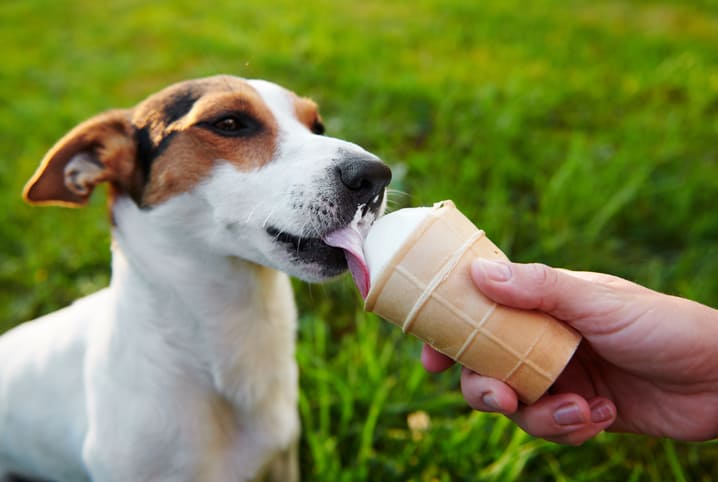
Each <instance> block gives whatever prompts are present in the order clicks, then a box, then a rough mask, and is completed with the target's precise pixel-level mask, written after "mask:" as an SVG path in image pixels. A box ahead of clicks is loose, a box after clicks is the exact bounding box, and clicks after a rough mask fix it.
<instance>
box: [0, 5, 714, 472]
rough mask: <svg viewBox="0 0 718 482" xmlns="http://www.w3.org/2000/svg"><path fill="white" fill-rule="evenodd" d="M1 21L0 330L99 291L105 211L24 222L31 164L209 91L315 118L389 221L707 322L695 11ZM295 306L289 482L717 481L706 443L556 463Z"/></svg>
mask: <svg viewBox="0 0 718 482" xmlns="http://www.w3.org/2000/svg"><path fill="white" fill-rule="evenodd" d="M0 25H2V28H1V29H0V42H1V43H2V45H3V48H2V53H0V60H1V61H2V66H3V68H2V71H3V72H2V75H0V158H2V163H0V202H1V203H2V206H3V207H2V209H1V210H0V329H7V328H9V327H11V326H13V325H15V324H16V323H19V322H21V321H23V320H26V319H29V318H32V317H34V316H37V315H39V314H41V313H45V312H47V311H50V310H53V309H56V308H58V307H60V306H63V305H65V304H67V303H69V302H70V301H71V300H73V299H75V298H76V297H78V296H80V295H83V294H86V293H89V292H92V291H94V290H96V289H98V288H99V287H101V286H103V285H105V284H106V283H107V280H108V276H109V274H108V273H109V269H108V262H109V248H108V246H109V234H108V222H107V215H106V212H105V207H104V204H105V201H104V199H103V198H102V196H96V198H95V199H94V200H93V201H92V202H91V205H90V206H89V207H88V208H87V209H84V210H73V211H67V210H61V209H55V208H50V209H36V208H30V207H27V206H24V205H23V204H22V203H21V201H20V197H19V193H20V191H21V188H22V185H23V183H24V182H25V180H26V179H27V178H29V177H30V175H31V174H32V172H33V171H34V169H35V167H36V165H37V164H38V162H39V160H40V159H41V158H42V155H43V154H44V152H45V151H46V150H47V149H48V148H49V147H50V146H51V145H52V144H53V143H54V142H55V140H57V139H58V138H59V137H60V136H61V135H62V134H64V133H65V132H66V131H67V130H68V129H70V128H71V127H73V126H74V125H75V124H76V123H78V122H80V121H82V120H83V119H85V118H87V117H89V116H91V115H93V114H95V113H97V112H99V111H101V110H104V109H108V108H111V107H121V106H129V105H132V104H134V103H135V102H137V101H139V100H140V99H141V98H143V97H144V96H145V95H148V94H150V93H152V92H154V91H155V90H157V89H158V88H160V87H162V86H164V85H166V84H168V83H170V82H173V81H176V80H180V79H184V78H189V77H196V76H201V75H209V74H214V73H217V72H227V73H233V74H237V75H242V76H245V77H260V78H267V79H271V80H274V81H276V82H278V83H280V84H283V85H285V86H287V87H289V88H291V89H293V90H295V91H297V92H300V93H302V94H303V95H308V96H312V97H314V98H315V99H316V100H317V101H318V102H319V103H320V105H321V106H322V110H323V114H324V117H325V119H326V121H327V126H328V130H329V133H330V134H332V135H336V136H339V137H344V138H348V139H351V140H353V141H355V142H357V143H359V144H361V145H363V146H365V147H366V148H367V149H369V150H371V151H373V152H376V153H377V154H378V155H380V156H381V157H383V158H384V159H385V160H386V161H387V162H389V163H390V164H392V165H393V166H394V167H395V169H394V170H395V173H396V174H397V175H396V179H395V181H394V183H393V186H392V187H393V188H394V189H395V190H397V191H401V192H402V193H404V194H394V195H393V198H392V201H393V202H392V206H393V207H395V208H396V207H401V206H405V205H416V204H426V203H431V202H433V201H436V200H439V199H446V198H451V199H453V200H454V201H455V202H456V203H457V205H458V206H459V207H461V208H462V209H463V210H464V211H465V212H466V213H467V214H468V215H469V216H470V217H471V218H472V219H474V220H475V221H476V222H477V223H478V224H479V225H480V226H481V227H483V228H484V229H485V230H486V231H487V232H488V233H489V235H490V236H491V237H492V239H493V240H495V241H496V242H497V244H498V245H499V246H500V247H501V248H502V249H504V250H505V251H506V252H507V254H509V256H510V257H512V258H513V259H516V260H521V261H535V260H537V261H542V262H546V263H550V264H553V265H559V266H564V267H568V268H573V269H590V270H599V271H606V272H611V273H614V274H618V275H621V276H624V277H627V278H629V279H632V280H635V281H638V282H640V283H643V284H645V285H648V286H650V287H652V288H655V289H659V290H662V291H665V292H669V293H674V294H678V295H681V296H686V297H690V298H692V299H695V300H698V301H701V302H704V303H708V304H711V305H713V306H718V276H716V273H717V272H718V215H716V202H717V200H718V141H717V139H718V3H716V2H715V1H713V0H703V1H694V2H679V1H674V2H668V1H663V2H659V1H633V2H628V1H625V2H620V1H613V2H593V1H589V0H572V1H558V0H555V1H553V0H538V1H534V2H522V1H518V0H490V1H483V2H477V1H474V0H466V1H458V0H457V1H442V0H414V1H411V2H409V1H403V2H386V1H380V0H364V1H362V2H336V1H330V0H311V1H305V2H301V3H297V2H293V1H289V0H272V1H267V2H225V1H219V2H213V3H211V4H206V3H202V2H196V1H189V0H177V1H172V2H140V1H137V0H132V1H118V0H112V1H106V2H89V1H81V0H77V1H69V2H59V1H50V0H23V1H20V0H6V1H5V2H4V3H3V4H2V6H0ZM402 173H403V175H402ZM296 288H297V297H298V302H299V306H300V311H301V328H300V338H299V347H298V358H299V361H300V363H301V373H302V397H301V413H302V420H303V425H304V435H303V438H302V472H303V475H304V478H305V480H311V481H332V482H333V481H361V480H372V481H374V480H382V481H385V480H386V481H390V480H397V481H404V480H407V481H408V480H411V481H458V480H492V481H493V480H498V481H511V480H521V481H524V480H525V481H534V480H536V481H540V480H547V481H548V480H558V481H606V480H629V481H663V480H689V481H708V480H716V479H718V445H716V444H715V443H705V444H686V443H676V442H670V441H664V440H657V439H649V438H645V437H637V436H627V435H607V434H604V435H601V436H600V437H598V438H597V439H596V440H594V441H591V442H589V443H586V444H585V445H584V446H582V447H580V448H573V447H562V446H558V445H554V444H550V443H546V442H542V441H540V440H537V439H533V438H531V437H530V436H528V435H526V434H524V433H523V432H521V431H520V430H517V429H516V428H514V427H513V426H512V425H511V424H510V423H509V422H508V421H506V420H505V419H503V418H501V417H495V416H491V415H482V414H478V413H472V412H471V411H470V410H469V409H468V408H467V407H466V405H465V403H464V402H463V400H462V398H461V395H460V393H459V391H458V389H457V381H458V373H457V372H456V371H452V372H450V373H447V374H442V375H429V374H427V373H425V372H424V371H423V369H422V368H421V366H420V364H419V361H418V358H419V356H418V355H419V349H420V346H419V344H418V343H417V342H416V341H414V340H412V339H406V338H403V337H401V336H400V334H399V333H398V330H395V329H393V328H392V327H390V326H389V325H388V324H386V323H384V322H382V321H381V320H379V319H377V318H376V317H374V316H373V315H367V314H365V313H363V312H362V310H361V307H360V303H359V299H358V296H357V295H356V293H355V292H354V289H353V287H352V286H351V284H350V282H349V281H348V280H346V279H343V280H340V281H337V282H334V283H330V284H327V285H323V286H309V285H305V284H302V283H296ZM416 414H419V415H416ZM410 417H411V420H416V419H418V420H422V419H426V418H427V417H428V420H429V425H428V428H421V427H420V426H416V423H414V425H413V428H412V427H411V426H410V425H409V423H408V420H409V418H410Z"/></svg>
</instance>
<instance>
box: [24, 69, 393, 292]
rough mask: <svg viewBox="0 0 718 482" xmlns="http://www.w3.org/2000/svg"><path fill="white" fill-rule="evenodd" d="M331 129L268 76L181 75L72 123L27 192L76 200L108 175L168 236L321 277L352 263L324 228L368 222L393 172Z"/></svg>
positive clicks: (51, 200)
mask: <svg viewBox="0 0 718 482" xmlns="http://www.w3.org/2000/svg"><path fill="white" fill-rule="evenodd" d="M323 132H324V127H323V124H322V120H321V118H320V116H319V113H318V111H317V107H316V104H315V103H314V102H312V101H311V100H309V99H306V98H301V97H298V96H296V95H295V94H293V93H291V92H289V91H287V90H285V89H283V88H282V87H279V86H278V85H275V84H272V83H270V82H266V81H259V80H243V79H240V78H236V77H230V76H218V77H210V78H205V79H197V80H191V81H186V82H181V83H179V84H175V85H172V86H170V87H168V88H166V89H164V90H162V91H160V92H159V93H157V94H155V95H153V96H151V97H149V98H148V99H146V100H145V101H143V102H142V103H140V104H139V105H137V106H136V107H135V108H133V109H127V110H112V111H109V112H106V113H104V114H100V115H98V116H96V117H93V118H91V119H89V120H87V121H85V122H84V123H82V124H80V125H79V126H77V127H76V128H75V129H73V130H72V131H70V132H69V133H68V134H67V135H66V136H65V137H63V138H62V139H61V140H60V141H59V142H58V143H57V144H56V145H55V146H54V147H53V148H52V149H51V150H50V151H49V152H48V154H47V155H46V156H45V159H44V160H43V162H42V164H41V166H40V168H39V169H38V171H37V172H36V173H35V175H34V176H33V178H32V179H31V180H30V181H29V182H28V184H27V186H26V187H25V192H24V196H25V199H26V200H27V201H28V202H30V203H33V204H55V205H64V206H80V205H83V204H85V203H86V202H87V200H88V198H89V196H90V194H91V193H92V191H93V189H94V187H95V186H96V185H97V184H99V183H101V182H107V183H108V184H109V185H110V188H111V196H110V199H111V203H112V204H119V203H127V202H130V201H128V200H129V199H131V200H132V201H133V202H134V205H136V207H137V208H139V210H141V211H142V213H143V214H145V215H146V216H147V219H150V220H152V222H155V223H157V224H162V225H166V226H172V228H173V232H171V233H169V234H170V235H175V236H186V237H187V238H190V239H193V240H196V241H199V242H201V243H204V244H205V245H206V246H208V247H209V249H211V250H212V251H214V252H217V253H220V254H225V255H227V256H237V257H241V258H244V259H247V260H250V261H253V262H256V263H259V264H263V265H268V266H271V267H274V268H277V269H280V270H282V271H285V272H287V273H289V274H291V275H294V276H297V277H299V278H302V279H305V280H309V281H319V280H323V279H326V278H329V277H332V276H335V275H337V274H339V273H341V272H343V271H344V270H345V269H346V266H347V265H346V261H345V258H344V253H343V252H342V250H341V249H338V248H334V247H331V246H329V245H327V244H326V243H325V242H324V238H325V237H326V236H327V235H328V234H329V233H332V232H334V231H336V230H339V229H342V228H345V227H346V226H347V225H349V224H350V223H352V222H353V223H354V224H359V225H365V226H368V225H369V224H371V222H372V221H373V220H374V219H375V218H376V217H377V216H378V215H379V214H380V213H381V211H382V210H383V209H384V206H385V191H386V186H387V184H388V183H389V181H390V179H391V172H390V170H389V169H388V167H387V166H386V165H385V164H383V163H382V162H381V161H380V160H379V159H377V158H376V157H375V156H373V155H372V154H370V153H368V152H366V151H365V150H364V149H362V148H360V147H359V146H357V145H355V144H352V143H349V142H346V141H343V140H340V139H335V138H331V137H326V136H323V135H322V134H323ZM120 223H121V221H118V224H120ZM121 227H122V226H118V228H121ZM141 235H142V233H139V234H138V236H141Z"/></svg>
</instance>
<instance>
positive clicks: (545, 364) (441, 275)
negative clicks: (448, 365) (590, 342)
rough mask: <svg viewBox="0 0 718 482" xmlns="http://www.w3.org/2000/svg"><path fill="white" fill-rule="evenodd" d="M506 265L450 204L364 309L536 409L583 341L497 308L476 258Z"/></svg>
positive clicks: (392, 265)
mask: <svg viewBox="0 0 718 482" xmlns="http://www.w3.org/2000/svg"><path fill="white" fill-rule="evenodd" d="M477 257H482V258H488V259H496V260H508V258H507V257H506V256H505V255H504V253H502V252H501V250H499V249H498V248H497V247H496V246H495V245H494V244H493V243H492V242H491V241H490V240H489V239H488V238H487V237H486V236H485V234H484V232H483V231H482V230H480V229H478V228H477V227H476V226H474V224H473V223H472V222H471V221H469V220H468V219H467V218H466V217H465V216H464V215H463V214H462V213H461V212H460V211H459V210H458V209H456V206H454V203H453V202H451V201H443V202H441V203H437V204H436V205H434V209H433V210H432V212H431V215H429V216H427V218H426V219H425V220H424V221H423V222H422V223H421V224H420V225H419V226H418V227H417V228H416V230H415V232H414V233H413V234H412V235H411V236H410V237H409V238H408V239H407V241H406V242H405V243H404V245H403V246H402V247H400V248H399V249H398V250H397V252H396V254H395V255H394V257H393V259H391V261H390V262H389V263H388V265H387V267H386V268H385V269H384V271H383V272H382V273H378V275H377V276H374V278H373V279H374V280H375V282H374V283H372V286H371V289H370V291H369V294H368V295H367V298H366V309H367V310H368V311H373V312H374V313H376V314H378V315H379V316H381V317H382V318H385V319H386V320H388V321H390V322H392V323H394V324H396V325H398V326H400V327H401V328H402V330H403V331H404V332H405V333H411V334H413V335H415V336H416V337H418V338H419V339H421V340H423V341H425V342H426V343H428V344H429V345H431V346H432V347H434V348H435V349H436V350H438V351H439V352H441V353H443V354H445V355H447V356H449V357H450V358H452V359H454V360H456V361H457V362H459V363H460V364H462V365H464V366H466V367H468V368H470V369H472V370H474V371H475V372H477V373H480V374H482V375H485V376H489V377H493V378H497V379H499V380H502V381H504V382H506V383H507V384H508V385H509V386H511V387H512V388H513V389H514V390H515V391H516V393H517V394H518V396H519V399H520V400H521V401H522V402H524V403H527V404H530V403H533V402H535V401H536V400H537V399H538V398H539V397H540V396H541V395H543V394H544V393H545V392H546V390H548V388H549V387H550V386H551V385H552V384H553V382H554V381H555V380H556V378H557V377H558V376H559V375H560V373H561V372H562V371H563V369H564V368H565V366H566V364H567V363H568V361H569V360H570V359H571V356H572V355H573V353H574V352H575V350H576V348H577V347H578V344H579V342H580V341H581V337H580V335H579V334H578V333H577V332H576V331H574V330H573V329H572V328H570V327H568V326H566V325H565V324H563V323H561V322H559V321H558V320H556V319H554V318H552V317H551V316H549V315H546V314H544V313H540V312H536V311H525V310H517V309H514V308H509V307H506V306H502V305H497V304H496V303H495V302H493V301H492V300H490V299H489V298H487V297H486V296H484V295H483V294H482V293H480V292H479V291H478V290H477V289H476V287H475V286H474V284H473V282H472V281H471V278H470V265H471V262H472V261H473V260H474V259H475V258H477Z"/></svg>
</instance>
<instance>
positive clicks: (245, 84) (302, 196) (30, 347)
mask: <svg viewBox="0 0 718 482" xmlns="http://www.w3.org/2000/svg"><path fill="white" fill-rule="evenodd" d="M322 131H323V126H322V122H321V120H320V117H319V114H318V113H317V109H316V105H315V104H314V103H313V102H312V101H310V100H308V99H305V98H300V97H298V96H296V95H294V94H293V93H291V92H289V91H287V90H285V89H283V88H281V87H279V86H277V85H275V84H272V83H269V82H266V81H259V80H243V79H239V78H236V77H230V76H218V77H211V78H205V79H198V80H191V81H187V82H182V83H179V84H175V85H172V86H170V87H168V88H166V89H164V90H162V91H161V92H159V93H157V94H155V95H153V96H151V97H149V98H148V99H147V100H145V101H144V102H142V103H140V104H139V105H138V106H136V107H135V108H133V109H128V110H113V111H109V112H106V113H104V114H101V115H98V116H96V117H94V118H91V119H89V120H88V121H86V122H84V123H82V124H80V125H79V126H78V127H76V128H75V129H73V130H72V131H71V132H69V133H68V134H67V135H66V136H65V137H64V138H62V139H61V140H60V141H59V142H58V143H57V144H56V145H55V146H54V147H53V149H52V150H50V152H49V153H48V154H47V156H46V157H45V159H44V160H43V162H42V165H41V166H40V168H39V169H38V172H37V173H36V174H35V176H34V177H33V178H32V179H31V180H30V182H29V183H28V185H27V186H26V190H25V197H26V199H27V200H28V201H29V202H31V203H34V204H61V205H70V206H78V205H82V204H84V203H85V202H86V201H87V199H88V197H89V196H90V194H91V192H92V190H93V188H94V187H95V186H96V185H97V184H98V183H101V182H107V183H108V184H109V186H110V209H111V218H112V224H113V240H114V241H113V249H112V251H113V260H112V281H111V283H110V286H109V287H108V288H106V289H104V290H102V291H99V292H97V293H95V294H93V295H91V296H88V297H86V298H84V299H82V300H79V301H77V302H76V303H74V304H73V305H72V306H70V307H68V308H65V309H63V310H60V311H57V312H55V313H52V314H50V315H47V316H45V317H43V318H40V319H37V320H35V321H32V322H29V323H25V324H22V325H20V326H19V327H17V328H15V329H13V330H11V331H9V332H8V333H6V334H5V335H3V336H2V337H0V480H18V479H21V480H25V479H31V480H35V479H37V480H54V481H83V480H92V481H94V482H105V481H117V482H128V481H132V482H138V481H153V482H157V481H218V482H220V481H221V482H229V481H237V480H265V479H266V480H281V481H291V480H296V479H297V478H298V470H297V463H296V444H297V438H298V433H299V420H298V414H297V407H296V404H297V390H298V387H297V368H296V365H295V359H294V343H295V323H296V313H295V305H294V300H293V296H292V292H291V286H290V282H289V279H288V277H287V275H286V274H284V273H287V274H289V275H292V276H296V277H298V278H301V279H304V280H307V281H321V280H325V279H327V278H331V277H334V276H336V275H338V274H340V273H342V272H343V271H344V270H345V269H346V267H347V264H346V260H345V257H344V253H343V252H342V250H341V249H338V248H335V247H331V246H329V245H327V244H326V243H325V242H324V240H323V239H324V237H325V236H326V235H327V234H329V233H332V232H335V231H336V230H339V229H343V228H346V227H347V225H349V224H350V223H351V222H352V221H354V222H356V221H359V222H360V223H363V224H364V225H368V224H370V223H371V222H372V221H373V220H374V218H375V217H376V216H378V215H379V214H380V213H381V211H382V210H383V209H384V206H385V191H386V186H387V184H388V183H389V180H390V177H391V173H390V171H389V169H388V168H387V167H386V165H385V164H383V163H382V162H380V161H379V160H378V159H377V158H376V157H375V156H373V155H371V154H369V153H368V152H366V151H365V150H363V149H362V148H360V147H358V146H357V145H354V144H351V143H349V142H346V141H343V140H339V139H334V138H330V137H324V136H322V135H321V134H322Z"/></svg>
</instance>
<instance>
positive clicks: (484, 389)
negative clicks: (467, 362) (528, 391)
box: [461, 368, 519, 414]
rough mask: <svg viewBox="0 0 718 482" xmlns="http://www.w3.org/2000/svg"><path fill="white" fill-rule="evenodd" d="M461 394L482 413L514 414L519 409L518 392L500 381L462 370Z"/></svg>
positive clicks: (471, 405) (465, 369)
mask: <svg viewBox="0 0 718 482" xmlns="http://www.w3.org/2000/svg"><path fill="white" fill-rule="evenodd" d="M461 392H462V393H463V395H464V399H466V402H467V403H468V404H469V406H470V407H471V408H473V409H474V410H479V411H481V412H499V413H503V414H510V413H514V412H515V411H516V409H517V408H518V404H519V402H518V398H516V392H514V391H513V390H512V389H511V387H509V386H508V385H506V384H505V383H503V382H502V381H500V380H497V379H495V378H489V377H484V376H481V375H479V374H478V373H476V372H473V371H471V370H469V369H468V368H464V369H462V370H461Z"/></svg>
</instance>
